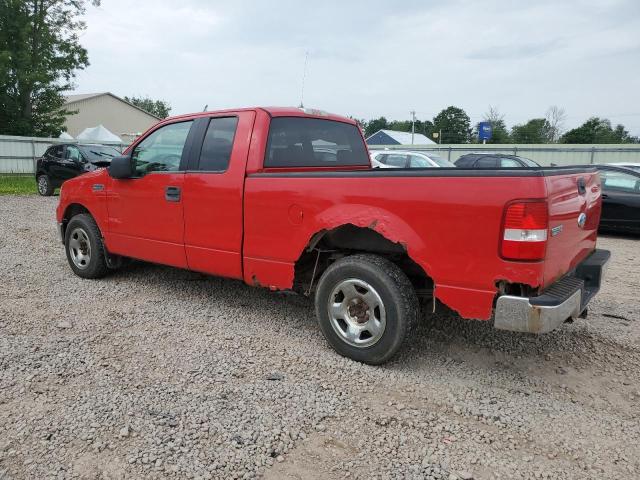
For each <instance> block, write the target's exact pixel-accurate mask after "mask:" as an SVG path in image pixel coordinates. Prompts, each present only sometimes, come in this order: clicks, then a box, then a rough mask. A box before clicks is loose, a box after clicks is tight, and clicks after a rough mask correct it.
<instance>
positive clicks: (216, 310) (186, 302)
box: [0, 196, 640, 479]
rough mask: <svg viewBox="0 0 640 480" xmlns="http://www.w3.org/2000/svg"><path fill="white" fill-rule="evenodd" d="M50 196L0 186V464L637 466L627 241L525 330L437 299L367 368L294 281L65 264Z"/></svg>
mask: <svg viewBox="0 0 640 480" xmlns="http://www.w3.org/2000/svg"><path fill="white" fill-rule="evenodd" d="M56 203H57V197H53V198H40V197H35V196H22V197H20V196H5V197H0V232H2V233H1V235H0V286H1V290H0V479H4V478H7V479H9V478H10V479H14V478H15V479H23V478H24V479H26V478H92V479H93V478H100V479H111V478H114V479H115V478H142V477H145V478H164V477H175V478H254V477H265V478H271V479H281V478H282V479H333V478H336V479H337V478H345V477H348V478H362V479H365V478H366V479H368V478H436V479H440V478H444V479H454V478H475V479H491V478H504V479H509V478H554V479H557V478H560V479H563V478H567V479H569V478H593V479H601V478H638V476H640V383H639V380H640V346H639V341H640V301H639V300H638V292H640V241H638V240H634V239H629V238H622V237H602V238H601V239H600V247H602V248H607V249H610V250H611V251H612V254H613V258H612V261H611V263H610V266H609V270H608V273H607V275H608V276H607V279H606V283H605V286H604V288H603V289H602V291H601V292H600V294H599V295H598V296H597V297H596V298H595V300H594V301H593V302H592V304H591V307H590V313H589V317H588V319H586V320H580V321H577V322H575V323H574V324H570V325H569V324H567V325H565V326H563V327H562V328H561V329H560V330H558V331H555V332H552V333H550V334H547V335H544V336H540V337H536V336H529V335H524V334H514V333H510V332H501V331H496V330H494V329H493V328H492V327H491V325H490V323H489V322H475V321H463V320H459V319H457V318H456V317H455V316H454V315H452V314H450V313H447V312H446V311H445V309H444V308H442V307H439V308H438V311H437V312H436V314H435V315H431V314H427V315H425V319H424V320H423V321H422V323H421V325H420V327H419V329H418V331H417V332H416V334H415V338H414V339H413V341H412V342H411V343H410V345H407V347H406V348H405V349H404V350H403V352H402V354H401V355H399V357H397V358H396V359H395V360H394V361H392V362H390V363H389V364H387V365H384V366H382V367H370V366H366V365H362V364H358V363H355V362H353V361H350V360H347V359H344V358H342V357H340V356H338V355H337V354H336V353H335V352H334V351H333V350H332V349H331V348H329V347H328V345H327V344H326V343H325V341H324V339H323V337H322V335H321V333H320V331H319V329H318V328H317V326H316V320H315V316H314V313H313V305H312V303H311V302H310V301H308V300H307V299H305V298H302V297H297V296H292V295H285V294H277V293H270V292H268V291H266V290H264V289H256V288H250V287H248V286H245V285H244V284H242V283H240V282H237V281H230V280H223V279H218V278H212V277H206V276H202V275H199V274H196V273H191V272H187V271H182V270H176V269H171V268H167V267H161V266H155V265H150V264H144V263H138V262H136V263H133V264H132V265H130V266H128V267H127V268H125V269H123V270H121V271H119V272H117V273H115V274H113V275H111V276H109V277H107V278H106V279H103V280H99V281H89V280H81V279H80V278H78V277H76V276H74V275H73V274H72V272H71V270H70V269H69V267H68V266H67V261H66V258H65V256H64V249H63V247H62V245H61V244H60V243H59V241H58V239H57V238H56V230H55V219H54V210H55V205H56Z"/></svg>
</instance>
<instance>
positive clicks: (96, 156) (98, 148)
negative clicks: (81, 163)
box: [81, 145, 121, 162]
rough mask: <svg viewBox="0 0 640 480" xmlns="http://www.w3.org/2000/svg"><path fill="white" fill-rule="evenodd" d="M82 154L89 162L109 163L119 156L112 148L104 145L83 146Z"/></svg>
mask: <svg viewBox="0 0 640 480" xmlns="http://www.w3.org/2000/svg"><path fill="white" fill-rule="evenodd" d="M81 148H82V153H84V154H85V156H86V157H87V159H88V160H89V161H90V162H94V161H97V160H99V161H111V159H112V158H113V157H119V156H120V155H121V154H120V152H119V151H118V150H116V149H115V148H113V147H107V146H106V145H83V146H82V147H81Z"/></svg>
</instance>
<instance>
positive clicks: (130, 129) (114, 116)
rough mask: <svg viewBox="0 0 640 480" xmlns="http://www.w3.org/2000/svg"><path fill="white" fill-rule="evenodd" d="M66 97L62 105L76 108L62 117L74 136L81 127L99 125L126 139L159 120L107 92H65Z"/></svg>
mask: <svg viewBox="0 0 640 480" xmlns="http://www.w3.org/2000/svg"><path fill="white" fill-rule="evenodd" d="M66 100H67V103H66V104H65V108H66V109H67V110H69V111H72V112H77V113H75V114H73V115H69V116H67V119H66V121H65V127H66V130H67V133H69V135H71V136H72V137H74V138H75V137H77V136H78V134H79V133H80V132H82V131H83V130H84V129H85V128H89V127H96V126H98V125H103V126H104V127H105V128H107V129H108V130H109V131H111V132H113V133H114V134H116V135H118V136H119V137H120V138H122V139H123V141H124V142H125V143H129V142H131V141H132V140H133V139H135V138H136V137H137V136H138V135H140V134H141V133H142V132H144V131H145V130H147V129H148V128H149V127H150V126H151V125H153V124H154V123H156V122H158V121H159V120H161V119H160V118H159V117H156V116H155V115H151V114H150V113H149V112H146V111H144V110H142V109H141V108H138V107H136V106H135V105H132V104H131V103H129V102H127V101H125V100H123V99H122V98H120V97H118V96H116V95H114V94H113V93H109V92H103V93H87V94H82V95H69V96H67V97H66Z"/></svg>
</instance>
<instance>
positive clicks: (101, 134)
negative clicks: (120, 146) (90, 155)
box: [76, 125, 122, 143]
mask: <svg viewBox="0 0 640 480" xmlns="http://www.w3.org/2000/svg"><path fill="white" fill-rule="evenodd" d="M76 139H77V140H82V141H84V142H98V143H103V142H111V143H116V142H117V143H122V139H121V138H120V137H118V136H117V135H115V134H113V133H111V132H110V131H109V130H108V129H107V128H105V127H104V126H103V125H98V126H97V127H92V128H85V129H84V130H83V131H82V132H80V134H79V135H78V136H77V137H76Z"/></svg>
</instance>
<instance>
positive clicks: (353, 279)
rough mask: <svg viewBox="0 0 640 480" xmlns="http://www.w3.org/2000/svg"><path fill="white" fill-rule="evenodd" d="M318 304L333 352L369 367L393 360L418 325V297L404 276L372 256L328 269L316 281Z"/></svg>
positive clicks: (350, 259)
mask: <svg viewBox="0 0 640 480" xmlns="http://www.w3.org/2000/svg"><path fill="white" fill-rule="evenodd" d="M315 306H316V316H317V318H318V323H319V324H320V329H321V330H322V333H323V334H324V336H325V338H326V339H327V341H328V342H329V343H330V344H331V346H332V347H333V348H334V350H336V351H337V352H338V353H339V354H340V355H343V356H345V357H348V358H351V359H352V360H356V361H358V362H363V363H368V364H370V365H380V364H382V363H385V362H386V361H388V360H389V359H390V358H391V357H393V356H394V355H395V354H396V353H397V352H398V350H400V347H401V346H402V344H403V343H404V342H405V341H406V340H407V338H408V337H409V334H410V332H411V331H412V330H413V329H414V327H415V325H416V324H417V322H418V311H419V306H418V298H417V296H416V293H415V290H414V288H413V285H411V282H410V281H409V279H408V278H407V276H406V275H405V273H404V272H403V271H402V270H401V269H400V268H399V267H398V266H397V265H395V264H394V263H392V262H391V261H389V260H387V259H386V258H383V257H379V256H377V255H371V254H357V255H352V256H349V257H345V258H342V259H340V260H338V261H336V262H335V263H333V264H332V265H331V266H329V268H327V270H325V272H324V273H323V274H322V277H321V278H320V281H319V282H318V288H317V289H316V297H315ZM341 317H342V318H341Z"/></svg>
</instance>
